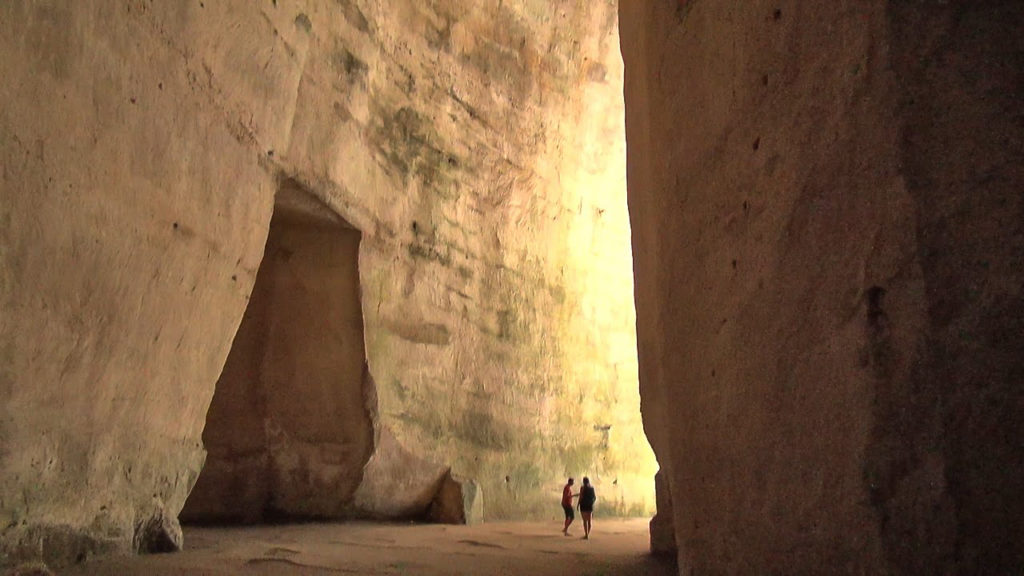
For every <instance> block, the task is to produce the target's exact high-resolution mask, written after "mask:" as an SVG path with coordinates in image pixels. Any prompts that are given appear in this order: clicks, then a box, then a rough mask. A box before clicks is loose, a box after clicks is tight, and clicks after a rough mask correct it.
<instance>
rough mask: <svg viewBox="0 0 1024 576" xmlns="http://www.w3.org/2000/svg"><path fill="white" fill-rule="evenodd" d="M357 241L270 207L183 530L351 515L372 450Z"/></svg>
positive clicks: (337, 228)
mask: <svg viewBox="0 0 1024 576" xmlns="http://www.w3.org/2000/svg"><path fill="white" fill-rule="evenodd" d="M359 241H360V234H359V232H358V231H357V230H354V229H352V228H349V227H347V226H345V225H344V224H343V223H341V222H337V221H332V220H329V219H323V218H320V219H315V218H311V217H309V216H305V215H303V214H296V213H291V212H288V211H287V209H286V207H282V206H281V204H280V202H278V203H276V205H275V212H274V216H273V218H272V219H271V223H270V234H269V237H268V238H267V247H266V249H265V251H264V257H263V262H262V263H261V264H260V269H259V272H258V273H257V275H256V283H255V285H254V287H253V292H252V296H251V297H250V300H249V306H248V307H247V308H246V312H245V316H244V317H243V319H242V323H241V325H240V326H239V328H238V333H237V334H236V336H235V341H234V343H233V344H232V347H231V352H230V353H229V354H228V359H227V361H226V363H225V366H224V371H223V372H222V373H221V376H220V378H219V379H218V380H217V385H216V389H215V392H214V395H213V400H212V403H211V405H210V410H209V411H208V412H207V415H206V427H205V428H204V429H203V446H204V447H205V448H206V450H207V457H206V463H205V465H204V467H203V471H202V473H201V474H200V476H199V479H198V481H197V483H196V485H195V487H194V488H193V489H192V492H191V493H190V494H189V498H188V500H187V502H186V505H185V508H184V509H183V510H182V513H181V519H182V521H188V522H218V523H226V522H242V523H254V522H261V521H267V520H285V519H290V518H338V517H346V516H347V515H350V514H351V509H352V501H353V496H354V494H355V491H356V488H357V487H358V486H359V483H360V481H361V479H362V473H363V466H364V465H365V464H366V461H367V459H368V458H369V456H370V453H371V451H372V448H373V427H372V422H371V421H370V414H369V410H368V409H367V400H368V397H367V395H366V394H365V393H364V388H365V383H366V382H365V375H366V353H365V350H364V347H363V319H362V307H361V303H360V299H359V269H358V265H357V263H358V258H359Z"/></svg>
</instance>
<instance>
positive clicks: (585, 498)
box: [566, 476, 597, 540]
mask: <svg viewBox="0 0 1024 576" xmlns="http://www.w3.org/2000/svg"><path fill="white" fill-rule="evenodd" d="M570 480H572V479H571V478H570ZM578 496H579V497H580V499H579V503H578V504H577V506H579V509H580V516H583V539H584V540H589V539H590V518H591V517H592V516H593V514H594V502H597V493H596V492H594V487H593V486H591V485H590V478H587V477H586V476H584V477H583V488H581V489H580V493H579V494H578ZM566 526H568V524H566Z"/></svg>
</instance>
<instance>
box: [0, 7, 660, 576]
mask: <svg viewBox="0 0 1024 576" xmlns="http://www.w3.org/2000/svg"><path fill="white" fill-rule="evenodd" d="M621 74H622V72H621V62H620V60H619V55H618V43H617V35H616V25H615V6H614V4H609V3H606V2H570V1H560V2H549V1H547V0H544V1H540V0H523V1H521V2H514V3H513V2H502V1H499V0H488V1H485V2H476V1H473V2H470V1H468V0H466V1H455V0H434V1H428V2H421V1H419V0H415V1H414V0H400V1H395V2H388V3H384V4H382V3H377V2H371V1H368V0H366V1H364V0H305V1H298V0H275V1H269V0H268V1H261V2H252V1H249V0H244V1H243V0H206V1H205V2H199V1H190V2H152V1H148V0H127V1H125V2H64V1H58V0H11V1H6V2H2V3H0V77H2V78H4V81H3V82H0V102H3V105H2V107H0V161H2V168H0V531H2V534H0V547H2V548H3V550H5V551H6V552H9V553H10V555H9V556H8V557H14V556H15V555H17V554H23V553H24V554H32V555H39V556H44V557H54V558H58V559H60V561H61V562H63V561H67V560H68V559H72V560H74V559H76V558H77V557H79V556H80V555H81V554H84V553H91V552H88V551H93V550H106V551H129V550H130V549H131V542H132V537H133V535H134V529H135V526H136V520H137V519H138V518H150V517H152V516H153V515H154V514H155V513H156V512H157V511H165V512H166V513H167V514H168V515H174V514H175V513H176V512H177V511H178V510H180V509H181V508H182V506H183V505H184V503H185V501H186V497H187V495H188V493H189V491H190V489H191V487H192V486H193V484H194V483H195V482H196V479H197V476H198V475H199V472H200V470H201V468H202V464H203V461H204V459H205V451H204V448H203V445H202V431H203V428H204V425H205V424H206V415H207V409H208V407H209V406H210V403H211V399H212V398H213V396H214V388H215V386H214V384H215V383H216V381H217V379H218V376H219V375H220V374H221V372H222V368H224V366H225V361H226V359H227V358H228V355H229V351H230V350H231V344H232V341H233V339H234V337H235V334H236V331H237V330H238V328H239V325H240V323H241V321H242V318H243V314H244V313H245V310H246V306H247V304H248V301H249V297H250V295H251V294H252V292H253V288H254V285H255V283H256V276H257V271H258V270H259V268H260V262H261V260H262V259H263V254H264V247H265V246H266V241H267V237H268V230H269V225H270V220H271V216H272V214H273V213H274V203H275V195H277V193H278V191H279V190H281V189H282V187H281V182H282V181H285V182H287V181H289V180H293V181H294V182H296V183H297V185H298V186H300V187H302V188H305V189H306V190H308V191H309V192H310V193H311V194H312V195H314V196H315V197H316V198H317V199H319V201H320V202H322V203H323V204H325V205H327V206H328V207H329V208H330V209H331V210H332V211H334V212H335V213H337V214H339V215H341V216H342V217H343V218H344V220H346V221H347V222H349V223H351V224H352V226H354V227H355V228H357V229H358V230H359V231H360V233H361V234H362V242H361V244H360V248H359V279H360V289H361V295H362V312H363V322H364V326H365V353H366V362H367V365H368V369H369V374H368V380H367V382H369V381H370V380H369V378H372V381H373V382H375V386H374V387H373V388H374V390H373V391H372V394H369V395H368V393H367V391H364V398H366V399H368V400H372V402H371V403H372V404H373V405H372V406H369V407H368V408H369V409H370V410H369V417H370V418H371V420H372V425H373V427H372V430H373V438H374V453H373V455H372V456H371V457H370V460H369V462H368V464H367V467H366V470H364V471H363V480H362V482H361V483H360V484H359V486H358V487H357V488H356V490H355V492H354V493H353V495H352V499H353V502H354V503H356V505H357V506H360V507H361V509H363V510H366V511H367V513H375V514H380V515H388V514H389V513H391V512H395V511H396V510H397V511H400V512H401V511H407V510H409V509H410V508H409V507H408V506H406V507H404V508H402V507H398V506H395V503H394V502H393V500H392V498H391V496H390V495H389V494H388V493H386V492H382V491H380V490H382V489H383V487H386V486H391V485H394V484H395V483H405V484H407V485H408V490H407V491H406V492H404V493H403V494H402V498H405V497H408V498H409V499H410V500H412V501H415V500H417V499H418V505H421V506H422V507H420V508H419V509H420V510H424V509H426V507H427V506H429V503H430V501H431V499H432V498H433V495H434V492H436V488H437V486H438V485H439V482H440V479H441V478H442V477H443V475H444V474H445V471H446V470H448V469H449V468H451V470H452V472H453V473H454V474H456V475H459V476H460V477H466V478H471V479H475V480H476V481H477V482H479V485H480V487H481V490H482V492H483V494H484V495H485V499H484V503H485V510H484V514H485V516H486V517H488V518H497V517H520V516H528V515H541V514H549V513H554V512H552V508H553V507H554V505H553V502H556V501H557V495H558V488H559V486H560V483H561V482H562V481H563V479H564V477H565V476H566V475H576V476H580V475H582V474H589V475H590V476H591V478H592V479H594V480H595V483H597V485H598V490H599V491H600V493H601V496H602V501H601V502H602V512H603V513H607V514H611V513H616V512H618V513H626V512H642V511H646V510H648V509H650V508H651V505H652V500H653V497H652V495H651V494H650V488H651V484H652V481H651V479H652V477H653V473H654V469H655V464H654V459H653V456H652V454H651V453H650V451H649V449H648V448H647V446H646V443H645V441H644V438H643V436H642V434H641V425H640V422H639V418H638V416H637V407H638V404H639V394H638V392H637V386H636V362H635V354H634V348H635V335H634V329H633V320H634V315H633V312H632V296H631V292H632V286H631V278H629V275H628V274H624V273H623V270H624V269H625V268H627V267H628V262H629V259H630V253H629V245H628V242H627V241H626V240H627V239H628V235H629V232H628V230H629V225H628V220H627V216H626V213H625V211H624V210H623V204H624V202H623V198H624V144H622V142H621V134H622V130H623V125H622V115H621ZM616 140H618V141H619V142H618V143H617V144H611V145H609V144H607V143H608V142H615V141H616ZM256 298H257V299H258V298H259V293H258V292H257V294H256ZM247 337H248V336H247V335H246V333H245V331H244V330H243V332H242V333H241V334H240V338H241V339H243V340H244V339H245V338H247ZM232 370H234V368H231V367H229V369H228V371H229V372H230V371H232ZM279 393H281V394H283V395H288V394H289V392H288V391H285V390H281V391H279ZM358 408H359V409H362V405H360V406H359V407H358ZM222 424H223V423H222ZM240 425H242V426H244V427H246V429H247V430H251V431H252V432H253V436H252V440H253V442H254V446H253V449H254V450H255V451H256V452H259V451H260V450H262V448H260V446H261V444H260V443H261V442H262V440H261V435H260V434H259V431H260V429H261V426H262V425H263V423H262V422H253V421H249V422H246V423H245V424H240ZM217 426H218V425H217V424H214V427H217ZM263 430H264V432H266V429H265V428H264V429H263ZM292 432H294V434H293V433H292ZM305 432H308V431H300V430H296V431H289V433H288V436H287V437H288V438H293V439H294V438H297V439H298V440H297V441H296V442H295V443H294V446H296V447H297V448H296V450H299V451H301V450H300V448H301V446H303V445H305V444H303V443H305V442H306V440H308V438H305V437H303V436H302V434H304V433H305ZM282 438H284V436H282ZM325 442H326V443H331V442H335V440H334V439H325ZM317 443H319V440H317ZM356 444H358V443H356ZM262 446H266V444H262ZM236 447H237V446H236ZM212 450H213V446H212V444H211V451H212ZM341 451H342V452H345V450H341ZM303 454H306V456H308V457H309V458H314V456H315V454H318V452H316V451H315V450H314V451H313V452H310V453H308V454H307V453H305V452H304V453H303ZM266 456H267V457H268V458H270V457H271V454H270V451H267V452H266ZM306 456H304V457H306ZM330 457H331V458H333V457H334V456H330ZM257 461H258V458H257ZM260 465H262V464H260ZM302 469H303V467H302V465H299V466H298V467H296V468H293V470H296V471H299V470H302ZM386 470H390V471H396V470H401V471H405V472H413V471H419V472H420V473H421V475H419V476H404V477H397V478H396V477H394V476H387V475H386V474H385V471H386ZM211 471H213V473H214V474H215V475H216V474H218V472H216V471H215V469H214V468H213V467H211ZM221 472H224V471H223V470H222V471H221ZM225 474H226V475H227V476H231V474H233V472H227V473H225ZM251 478H252V477H251V476H250V479H251ZM270 480H272V479H269V480H268V481H270ZM254 481H255V480H254ZM260 481H262V480H260ZM339 481H340V480H339ZM331 482H333V480H332V481H331ZM249 489H252V490H254V492H255V493H257V494H261V493H262V490H263V488H261V487H260V486H259V485H258V483H257V485H255V486H253V487H246V488H245V490H249ZM345 489H346V490H348V489H349V488H345ZM245 490H242V491H241V493H240V495H244V496H245V497H249V495H247V494H246V493H245ZM432 490H433V491H432ZM421 496H423V498H421ZM334 504H335V503H331V504H330V505H334ZM406 504H409V505H411V503H410V502H407V503H406ZM227 505H228V504H225V506H227ZM556 511H557V509H556ZM307 512H308V511H307Z"/></svg>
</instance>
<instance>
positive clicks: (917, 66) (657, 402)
mask: <svg viewBox="0 0 1024 576" xmlns="http://www.w3.org/2000/svg"><path fill="white" fill-rule="evenodd" d="M620 15H621V18H620V26H621V32H622V48H623V55H624V60H625V67H626V68H625V69H626V92H625V93H626V109H627V121H626V123H627V145H628V151H629V154H628V174H629V204H630V215H631V218H632V232H633V250H634V257H635V269H636V299H637V315H638V326H639V330H638V340H639V349H640V364H641V378H640V380H641V393H642V397H643V412H644V422H645V427H646V429H647V431H648V432H649V438H650V439H651V442H652V445H653V446H654V448H655V452H656V454H657V455H658V459H659V462H660V463H661V464H662V470H664V471H665V473H666V476H667V480H668V482H667V485H668V486H670V487H671V510H670V511H665V510H659V515H658V516H659V518H660V517H661V516H662V514H664V513H666V512H670V513H671V518H672V520H673V524H674V529H675V534H676V541H677V542H678V545H679V548H678V558H679V564H680V573H682V574H690V573H693V574H698V573H700V574H705V573H723V574H763V573H789V574H794V573H818V572H821V571H822V570H826V571H828V572H833V573H903V574H923V573H965V574H973V573H992V574H995V573H1017V572H1019V571H1020V570H1021V569H1022V568H1024V548H1022V546H1021V542H1024V539H1022V536H1024V532H1022V530H1024V523H1022V518H1024V508H1022V506H1024V503H1022V500H1021V499H1020V498H1019V495H1020V494H1021V493H1022V491H1024V451H1022V445H1021V443H1020V442H1019V439H1020V438H1021V437H1024V428H1022V427H1024V404H1022V403H1021V401H1020V399H1021V390H1022V389H1024V388H1022V387H1024V381H1022V375H1024V330H1021V327H1022V326H1024V305H1022V302H1024V298H1022V296H1024V294H1022V286H1024V267H1022V266H1021V257H1022V254H1024V218H1022V217H1021V216H1022V214H1024V212H1022V209H1024V195H1022V194H1021V190H1022V188H1024V172H1022V171H1021V163H1020V158H1021V157H1022V154H1024V141H1022V137H1024V134H1022V133H1024V131H1022V130H1021V126H1020V122H1019V118H1020V110H1021V109H1024V93H1022V92H1021V91H1020V86H1021V82H1022V81H1024V36H1022V35H1021V34H1020V30H1021V26H1022V25H1024V6H1022V5H1021V4H1020V3H1013V2H983V3H976V2H968V1H951V2H944V3H920V2H882V1H870V2H857V3H844V2H814V1H810V0H808V1H793V2H781V3H770V2H751V3H743V4H742V5H741V4H739V3H735V2H728V1H724V0H721V1H720V0H693V1H688V2H623V3H622V4H621V5H620ZM659 501H660V499H659Z"/></svg>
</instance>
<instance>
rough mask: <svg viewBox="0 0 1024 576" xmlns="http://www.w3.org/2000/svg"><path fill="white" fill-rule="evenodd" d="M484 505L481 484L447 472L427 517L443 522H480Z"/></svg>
mask: <svg viewBox="0 0 1024 576" xmlns="http://www.w3.org/2000/svg"><path fill="white" fill-rule="evenodd" d="M483 514H484V505H483V495H482V493H481V492H480V485H479V484H477V482H476V481H475V480H470V479H466V478H455V477H452V475H451V474H450V473H449V474H446V475H445V477H444V479H443V480H442V481H441V487H440V489H438V491H437V494H436V495H435V496H434V501H433V502H431V503H430V511H429V512H428V513H427V517H428V518H429V519H430V520H431V521H433V522H439V523H441V524H479V523H480V522H482V521H483Z"/></svg>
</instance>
